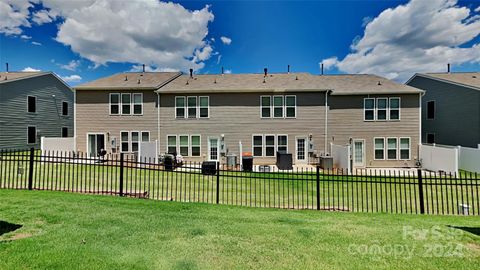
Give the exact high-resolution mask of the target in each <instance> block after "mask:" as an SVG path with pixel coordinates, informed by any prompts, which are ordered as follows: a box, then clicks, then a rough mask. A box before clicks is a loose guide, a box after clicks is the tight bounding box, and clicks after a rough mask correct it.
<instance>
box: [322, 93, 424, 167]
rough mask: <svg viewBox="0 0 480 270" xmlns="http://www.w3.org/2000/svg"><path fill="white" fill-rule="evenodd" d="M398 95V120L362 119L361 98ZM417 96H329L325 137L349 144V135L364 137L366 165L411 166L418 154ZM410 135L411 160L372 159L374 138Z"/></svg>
mask: <svg viewBox="0 0 480 270" xmlns="http://www.w3.org/2000/svg"><path fill="white" fill-rule="evenodd" d="M367 97H370V98H376V97H399V98H400V106H401V110H400V114H401V115H400V120H398V121H364V120H363V119H364V112H363V100H364V98H367ZM419 98H420V96H419V95H417V94H414V95H389V96H382V95H369V96H366V95H365V96H362V95H358V96H331V97H329V100H328V103H329V107H330V110H329V114H328V118H329V121H328V125H329V130H328V138H329V142H332V143H334V144H337V145H345V144H348V143H349V141H350V138H352V139H358V140H365V151H366V155H365V161H366V164H365V166H366V167H412V166H414V165H415V162H414V159H415V158H417V157H418V144H419V142H420V140H419V136H420V107H419V106H420V100H419ZM375 137H381V138H388V137H395V138H400V137H408V138H410V145H411V153H410V160H375V158H374V138H375Z"/></svg>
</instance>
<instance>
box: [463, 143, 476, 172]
mask: <svg viewBox="0 0 480 270" xmlns="http://www.w3.org/2000/svg"><path fill="white" fill-rule="evenodd" d="M458 152H459V155H458V156H459V160H458V167H459V168H460V169H461V170H465V171H469V172H477V173H480V145H479V148H470V147H461V146H459V147H458Z"/></svg>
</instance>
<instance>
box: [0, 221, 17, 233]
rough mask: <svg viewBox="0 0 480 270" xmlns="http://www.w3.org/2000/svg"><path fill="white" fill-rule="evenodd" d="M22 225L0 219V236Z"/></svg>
mask: <svg viewBox="0 0 480 270" xmlns="http://www.w3.org/2000/svg"><path fill="white" fill-rule="evenodd" d="M21 227H22V225H20V224H13V223H9V222H6V221H2V220H0V236H2V235H4V234H6V233H9V232H13V231H15V230H18V229H20V228H21Z"/></svg>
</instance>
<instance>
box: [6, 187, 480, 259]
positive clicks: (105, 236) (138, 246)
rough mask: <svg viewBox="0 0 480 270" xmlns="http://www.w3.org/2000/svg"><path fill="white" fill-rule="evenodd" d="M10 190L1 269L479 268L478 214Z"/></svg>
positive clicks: (7, 191) (479, 221)
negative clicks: (325, 208) (250, 205)
mask: <svg viewBox="0 0 480 270" xmlns="http://www.w3.org/2000/svg"><path fill="white" fill-rule="evenodd" d="M0 198H1V199H0V234H1V235H0V258H1V259H0V269H232V268H233V269H338V268H349V269H360V268H377V269H418V268H422V269H442V268H443V269H475V268H478V262H479V259H480V237H479V236H478V234H479V233H480V232H479V231H480V220H479V219H478V217H454V216H422V215H392V214H366V213H343V212H323V211H313V210H303V211H298V210H296V211H293V210H282V209H261V208H247V207H238V206H237V207H234V206H224V205H209V204H198V203H179V202H161V201H153V200H141V199H133V198H120V197H108V196H96V195H81V194H71V193H60V192H49V191H18V190H17V191H15V190H0ZM12 224H14V225H12ZM15 224H16V225H21V227H20V228H18V229H16V230H15V231H10V232H6V230H7V229H9V228H12V229H13V228H15V227H18V226H15ZM453 227H463V228H464V229H456V228H453ZM468 231H471V232H473V233H471V232H468ZM475 233H476V234H475Z"/></svg>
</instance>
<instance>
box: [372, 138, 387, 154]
mask: <svg viewBox="0 0 480 270" xmlns="http://www.w3.org/2000/svg"><path fill="white" fill-rule="evenodd" d="M374 141H375V146H374V147H375V149H374V150H375V159H385V139H384V138H375V139H374Z"/></svg>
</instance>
